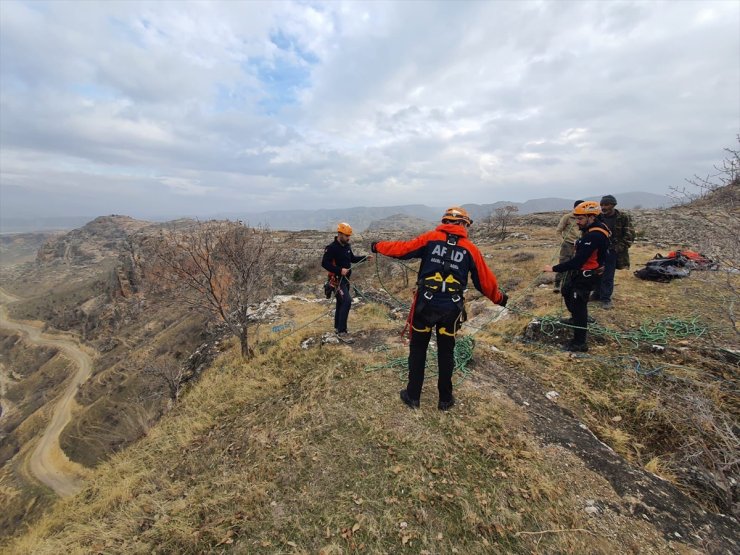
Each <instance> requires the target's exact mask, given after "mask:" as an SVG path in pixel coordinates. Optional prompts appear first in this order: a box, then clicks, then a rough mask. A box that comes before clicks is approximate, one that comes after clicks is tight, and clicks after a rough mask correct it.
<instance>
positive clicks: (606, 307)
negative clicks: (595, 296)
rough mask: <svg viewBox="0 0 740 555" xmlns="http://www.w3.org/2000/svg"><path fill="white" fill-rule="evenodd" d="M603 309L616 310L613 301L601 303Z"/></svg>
mask: <svg viewBox="0 0 740 555" xmlns="http://www.w3.org/2000/svg"><path fill="white" fill-rule="evenodd" d="M601 308H603V309H604V310H611V309H612V308H614V305H613V304H612V302H611V301H603V302H602V303H601Z"/></svg>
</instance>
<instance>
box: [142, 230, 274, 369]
mask: <svg viewBox="0 0 740 555" xmlns="http://www.w3.org/2000/svg"><path fill="white" fill-rule="evenodd" d="M141 248H142V250H143V255H142V256H141V257H139V258H140V259H141V260H142V265H143V270H142V274H143V275H144V279H145V281H146V284H147V285H148V287H149V290H150V293H151V294H152V296H154V297H159V298H161V299H165V300H169V301H170V302H174V303H177V304H184V305H186V306H188V307H191V308H193V309H196V310H198V311H200V312H203V313H206V314H209V315H211V316H213V317H216V318H217V319H219V320H221V321H222V322H223V323H225V324H226V326H227V327H228V328H229V330H230V331H231V333H232V334H233V335H234V336H235V337H237V338H238V339H239V342H240V344H241V351H242V356H244V357H245V358H249V357H251V356H252V355H253V352H252V348H251V346H250V344H249V331H248V330H249V326H250V324H251V323H252V322H253V314H252V312H251V311H250V308H252V307H253V306H254V305H255V304H256V303H258V302H259V301H261V300H264V299H265V298H267V297H268V296H269V294H270V292H271V286H272V277H273V275H272V272H273V270H274V268H275V267H276V262H277V259H278V255H277V251H276V249H275V247H274V244H273V242H272V240H271V237H270V234H269V231H268V230H267V229H264V228H251V227H249V226H247V225H243V224H241V223H232V222H205V223H204V222H196V223H195V224H194V225H193V226H191V227H189V228H187V229H184V230H174V229H170V230H166V231H162V232H161V233H160V234H159V235H158V236H157V237H155V238H152V239H149V240H146V241H143V242H142V243H141Z"/></svg>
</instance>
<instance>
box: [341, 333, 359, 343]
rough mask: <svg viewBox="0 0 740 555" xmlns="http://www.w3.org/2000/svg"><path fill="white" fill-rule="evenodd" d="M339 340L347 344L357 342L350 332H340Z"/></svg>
mask: <svg viewBox="0 0 740 555" xmlns="http://www.w3.org/2000/svg"><path fill="white" fill-rule="evenodd" d="M337 339H339V341H341V342H342V343H347V344H350V343H354V342H355V340H354V339H352V336H351V335H350V334H349V332H346V331H340V332H339V333H337Z"/></svg>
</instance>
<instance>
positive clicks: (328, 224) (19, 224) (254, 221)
mask: <svg viewBox="0 0 740 555" xmlns="http://www.w3.org/2000/svg"><path fill="white" fill-rule="evenodd" d="M615 196H616V197H617V201H618V202H619V204H618V207H619V208H625V209H630V208H635V207H640V208H661V207H667V206H671V205H672V204H675V201H674V200H673V199H671V198H670V197H667V196H664V195H656V194H653V193H642V192H630V193H619V194H617V195H615ZM600 199H601V196H596V197H587V198H586V199H584V200H596V201H598V200H600ZM573 200H575V199H564V198H559V197H553V198H540V199H532V200H528V201H526V202H510V201H499V202H494V203H491V204H472V203H471V204H465V205H463V206H464V207H465V209H466V210H468V211H469V212H470V214H471V217H472V218H473V219H474V220H476V219H481V218H484V217H486V216H488V215H489V214H490V213H491V212H492V211H493V210H494V209H496V208H499V207H502V206H507V205H513V206H516V207H518V208H519V214H532V213H535V212H548V211H563V210H568V209H569V208H572V207H573ZM445 208H446V206H439V207H435V206H426V205H424V204H406V205H397V206H370V207H368V206H354V207H350V208H325V209H319V210H268V211H264V212H252V213H250V212H222V213H219V214H210V215H202V216H201V217H202V219H219V220H220V219H229V220H241V221H243V222H244V223H247V224H250V225H266V226H269V227H270V228H271V229H274V230H288V231H300V230H303V229H314V230H318V231H333V230H334V229H335V226H336V225H337V223H338V222H345V221H346V222H348V223H350V224H351V225H352V227H353V228H354V229H356V230H357V231H363V230H365V229H367V227H368V226H369V225H370V224H371V223H372V222H374V221H377V220H383V219H385V218H389V217H392V216H396V215H398V214H402V215H405V216H409V217H412V218H418V219H420V220H426V221H429V222H437V221H439V218H440V216H441V215H442V213H443V212H444V210H445ZM91 219H92V218H86V217H63V216H60V217H55V218H47V217H39V218H32V217H8V216H4V217H2V218H0V232H2V233H18V232H30V231H47V230H66V229H75V228H78V227H80V226H82V225H84V224H85V223H86V222H89V221H90V220H91ZM157 220H158V221H159V220H161V219H160V218H157Z"/></svg>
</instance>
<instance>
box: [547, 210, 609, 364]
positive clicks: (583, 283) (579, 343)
mask: <svg viewBox="0 0 740 555" xmlns="http://www.w3.org/2000/svg"><path fill="white" fill-rule="evenodd" d="M600 213H601V208H600V207H599V204H598V203H597V202H595V201H587V202H582V203H581V204H579V205H578V206H576V207H575V208H574V209H573V215H574V216H575V217H576V224H578V227H579V228H580V229H581V234H582V235H581V238H580V239H578V241H576V251H575V254H574V255H573V258H571V259H570V260H567V261H565V262H562V263H560V264H558V265H556V266H545V267H544V268H543V270H544V271H545V272H568V274H567V275H566V277H565V279H564V281H563V285H562V287H561V291H562V295H563V298H564V299H565V306H567V307H568V310H569V311H570V314H571V316H572V318H571V319H570V320H569V321H568V323H570V324H571V325H573V340H572V341H571V342H570V343H568V344H567V345H566V346H565V350H566V351H572V352H586V351H588V343H587V338H588V335H587V333H588V301H589V297H590V295H591V291H592V290H593V288H594V287H595V285H596V284H597V283H598V276H599V274H601V273H602V272H603V271H604V261H605V259H606V255H607V251H608V250H609V235H610V233H609V230H608V229H607V227H606V225H604V223H603V222H601V221H600V220H599V219H598V218H599V214H600Z"/></svg>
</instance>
